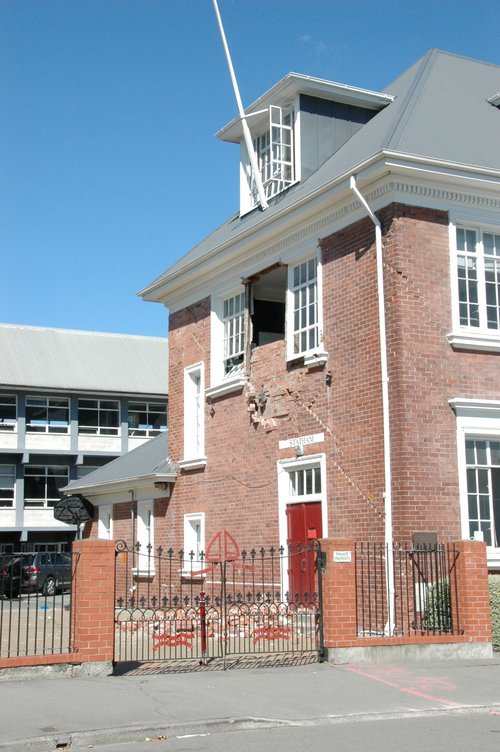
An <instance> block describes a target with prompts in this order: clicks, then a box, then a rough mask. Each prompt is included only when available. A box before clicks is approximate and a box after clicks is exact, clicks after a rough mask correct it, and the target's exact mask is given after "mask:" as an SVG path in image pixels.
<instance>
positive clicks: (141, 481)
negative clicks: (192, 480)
mask: <svg viewBox="0 0 500 752" xmlns="http://www.w3.org/2000/svg"><path fill="white" fill-rule="evenodd" d="M176 478H177V473H158V474H155V475H142V476H140V475H139V476H136V477H130V478H122V479H120V480H110V481H107V482H105V483H96V484H87V485H85V484H83V483H82V484H80V485H79V486H74V485H72V486H71V488H68V487H67V486H66V487H65V488H62V489H61V491H63V492H65V493H70V494H82V496H87V495H91V496H93V495H95V494H107V493H114V492H115V491H129V490H134V491H135V490H137V489H139V488H145V487H147V486H154V484H155V483H175V480H176ZM156 490H157V491H159V489H156ZM156 495H157V496H160V495H161V494H160V493H158V492H157V493H156Z"/></svg>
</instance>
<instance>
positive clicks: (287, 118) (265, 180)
mask: <svg viewBox="0 0 500 752" xmlns="http://www.w3.org/2000/svg"><path fill="white" fill-rule="evenodd" d="M294 120H295V113H294V109H293V107H292V106H290V105H289V106H285V107H278V106H276V105H272V106H271V107H269V117H268V121H267V127H266V128H265V130H263V131H261V132H260V133H259V134H258V135H256V136H255V138H254V139H253V147H254V151H255V155H256V158H257V165H258V168H259V173H260V179H261V180H262V185H263V188H264V193H265V196H266V198H268V199H269V198H272V197H273V196H276V194H278V193H281V191H284V190H286V189H287V188H288V187H289V186H290V185H292V183H294V182H295V180H296V169H295V144H294ZM244 155H245V157H244V163H243V164H242V168H243V173H244V181H245V182H246V189H247V194H246V195H247V196H248V199H246V200H245V201H243V202H242V210H243V211H249V210H251V209H253V207H254V206H257V204H258V202H259V196H258V191H257V186H256V183H255V178H254V175H253V173H252V169H251V167H250V161H249V159H248V155H247V154H246V150H245V152H244ZM242 197H243V193H242ZM247 202H248V203H247Z"/></svg>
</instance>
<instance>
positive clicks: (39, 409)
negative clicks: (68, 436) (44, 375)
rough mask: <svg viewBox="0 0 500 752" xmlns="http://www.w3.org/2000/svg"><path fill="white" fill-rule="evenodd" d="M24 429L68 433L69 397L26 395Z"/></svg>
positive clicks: (36, 431) (35, 431) (32, 431)
mask: <svg viewBox="0 0 500 752" xmlns="http://www.w3.org/2000/svg"><path fill="white" fill-rule="evenodd" d="M26 430H27V431H28V432H30V433H68V430H69V399H65V398H61V397H27V398H26Z"/></svg>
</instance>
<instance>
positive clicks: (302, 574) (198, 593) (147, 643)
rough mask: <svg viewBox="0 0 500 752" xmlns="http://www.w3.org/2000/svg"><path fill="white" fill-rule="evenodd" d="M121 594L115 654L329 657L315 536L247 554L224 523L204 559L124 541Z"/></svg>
mask: <svg viewBox="0 0 500 752" xmlns="http://www.w3.org/2000/svg"><path fill="white" fill-rule="evenodd" d="M297 572H298V573H299V575H297ZM292 575H293V586H294V591H293V592H291V591H290V590H289V588H288V583H289V582H290V581H291V578H292ZM115 594H116V600H115V661H117V662H122V661H139V662H146V661H147V662H149V661H169V660H172V661H181V660H189V661H197V662H198V663H199V664H201V665H203V664H207V663H208V662H210V660H211V659H214V658H222V659H225V658H226V657H228V656H235V655H255V656H256V655H258V654H275V655H277V654H287V655H290V654H291V655H294V654H304V653H316V654H317V656H318V660H323V653H324V651H323V629H322V615H321V551H320V546H319V541H316V540H313V541H311V542H310V544H308V545H307V546H306V547H304V546H300V545H297V546H290V547H287V549H284V548H283V547H276V548H275V547H270V548H263V547H261V548H258V549H257V548H254V549H252V550H250V551H241V552H240V551H239V549H238V547H237V546H236V544H235V542H234V539H233V538H232V536H230V534H229V533H228V532H227V531H221V532H220V533H218V534H217V535H216V536H215V537H214V539H213V540H212V542H211V544H210V546H209V547H208V548H207V552H206V554H203V553H201V554H200V555H199V557H197V556H196V555H195V554H194V553H193V552H191V553H190V554H189V555H186V554H185V553H184V551H182V550H181V551H174V549H172V548H169V549H164V548H162V547H160V548H158V549H157V550H156V551H155V552H153V550H152V549H151V547H148V550H146V551H141V548H140V546H135V547H134V548H129V547H128V546H127V544H126V543H125V542H124V541H118V542H117V544H116V567H115Z"/></svg>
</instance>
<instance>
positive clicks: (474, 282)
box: [456, 227, 500, 332]
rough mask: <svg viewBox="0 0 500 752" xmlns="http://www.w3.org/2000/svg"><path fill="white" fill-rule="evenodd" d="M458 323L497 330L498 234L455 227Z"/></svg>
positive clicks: (499, 323)
mask: <svg viewBox="0 0 500 752" xmlns="http://www.w3.org/2000/svg"><path fill="white" fill-rule="evenodd" d="M456 251H457V260H456V263H457V267H456V268H457V286H458V313H459V321H460V326H465V327H472V328H476V329H483V330H485V331H491V330H494V331H497V332H498V331H500V235H498V234H494V233H491V232H483V231H481V230H480V229H472V228H464V227H457V228H456Z"/></svg>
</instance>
